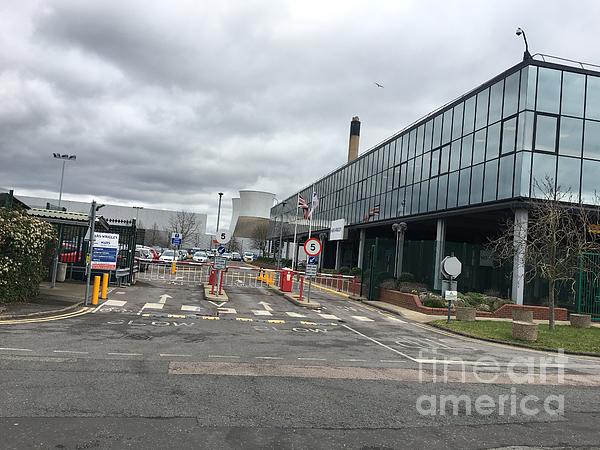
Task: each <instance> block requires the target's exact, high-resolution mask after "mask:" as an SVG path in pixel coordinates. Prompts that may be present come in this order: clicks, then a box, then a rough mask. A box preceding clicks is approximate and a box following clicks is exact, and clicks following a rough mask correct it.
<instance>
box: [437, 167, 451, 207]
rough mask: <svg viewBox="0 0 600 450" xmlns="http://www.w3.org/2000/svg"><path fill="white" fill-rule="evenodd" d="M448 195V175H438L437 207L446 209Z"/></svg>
mask: <svg viewBox="0 0 600 450" xmlns="http://www.w3.org/2000/svg"><path fill="white" fill-rule="evenodd" d="M447 195H448V175H442V176H440V178H439V180H438V194H437V197H438V198H437V209H438V210H440V209H446V196H447Z"/></svg>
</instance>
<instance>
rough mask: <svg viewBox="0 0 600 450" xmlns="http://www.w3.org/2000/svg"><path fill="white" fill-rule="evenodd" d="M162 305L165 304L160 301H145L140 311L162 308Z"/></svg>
mask: <svg viewBox="0 0 600 450" xmlns="http://www.w3.org/2000/svg"><path fill="white" fill-rule="evenodd" d="M163 306H165V305H164V304H162V303H146V304H145V305H144V306H142V311H143V310H144V309H163Z"/></svg>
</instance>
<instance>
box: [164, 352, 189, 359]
mask: <svg viewBox="0 0 600 450" xmlns="http://www.w3.org/2000/svg"><path fill="white" fill-rule="evenodd" d="M158 355H159V356H166V357H169V356H172V357H178V358H179V357H186V356H192V355H179V354H177V353H159V354H158Z"/></svg>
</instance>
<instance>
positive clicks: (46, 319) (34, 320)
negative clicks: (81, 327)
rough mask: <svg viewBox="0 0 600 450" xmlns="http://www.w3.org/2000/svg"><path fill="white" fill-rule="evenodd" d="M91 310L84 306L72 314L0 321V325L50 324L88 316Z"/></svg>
mask: <svg viewBox="0 0 600 450" xmlns="http://www.w3.org/2000/svg"><path fill="white" fill-rule="evenodd" d="M93 310H94V308H89V307H87V306H85V307H83V308H82V309H80V310H77V311H73V312H70V313H66V314H61V315H58V316H50V317H39V318H31V319H12V320H0V325H9V324H19V323H38V322H51V321H54V320H61V319H69V318H71V317H77V316H82V315H84V314H88V313H90V312H92V311H93Z"/></svg>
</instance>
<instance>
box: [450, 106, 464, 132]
mask: <svg viewBox="0 0 600 450" xmlns="http://www.w3.org/2000/svg"><path fill="white" fill-rule="evenodd" d="M463 108H464V104H463V103H459V104H458V105H456V106H455V107H454V116H453V117H454V118H453V120H452V139H453V140H454V139H458V138H460V137H462V124H463Z"/></svg>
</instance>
